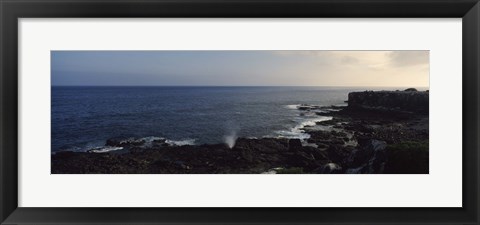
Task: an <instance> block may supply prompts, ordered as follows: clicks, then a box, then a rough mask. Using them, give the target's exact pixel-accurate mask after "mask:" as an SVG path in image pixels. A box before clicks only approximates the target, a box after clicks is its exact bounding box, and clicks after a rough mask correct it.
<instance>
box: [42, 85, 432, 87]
mask: <svg viewBox="0 0 480 225" xmlns="http://www.w3.org/2000/svg"><path fill="white" fill-rule="evenodd" d="M51 87H378V88H405V87H406V88H408V87H417V88H430V86H361V85H359V86H350V85H347V86H342V85H51Z"/></svg>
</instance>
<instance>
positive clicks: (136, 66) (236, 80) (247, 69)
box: [51, 51, 429, 87]
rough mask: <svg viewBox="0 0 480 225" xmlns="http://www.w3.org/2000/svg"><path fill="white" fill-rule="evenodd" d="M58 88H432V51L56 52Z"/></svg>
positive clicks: (53, 64) (54, 67)
mask: <svg viewBox="0 0 480 225" xmlns="http://www.w3.org/2000/svg"><path fill="white" fill-rule="evenodd" d="M51 74H52V85H53V86H150V85H152V86H378V87H428V86H429V51H52V52H51Z"/></svg>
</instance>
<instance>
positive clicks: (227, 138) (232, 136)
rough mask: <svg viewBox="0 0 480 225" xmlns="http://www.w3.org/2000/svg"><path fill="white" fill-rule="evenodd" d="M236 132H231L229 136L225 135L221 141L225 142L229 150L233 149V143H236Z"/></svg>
mask: <svg viewBox="0 0 480 225" xmlns="http://www.w3.org/2000/svg"><path fill="white" fill-rule="evenodd" d="M237 138H238V137H237V132H236V131H232V133H231V134H230V135H225V136H223V140H224V141H225V144H227V145H228V147H229V148H233V146H235V142H236V141H237Z"/></svg>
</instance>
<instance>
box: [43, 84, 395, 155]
mask: <svg viewBox="0 0 480 225" xmlns="http://www.w3.org/2000/svg"><path fill="white" fill-rule="evenodd" d="M365 90H395V89H394V88H393V89H392V88H365V87H358V88H351V87H348V88H345V87H344V88H342V87H150V86H146V87H67V86H54V87H52V101H51V103H52V114H51V119H52V120H51V125H52V126H51V137H52V140H51V143H52V152H56V151H65V150H70V151H86V150H88V149H91V148H95V147H99V146H103V145H104V144H105V142H106V140H107V139H109V138H112V137H137V138H166V139H167V140H169V141H170V142H172V143H176V144H177V145H182V144H215V143H224V142H228V140H231V139H234V138H236V137H248V138H262V137H286V138H307V137H306V136H305V135H307V134H305V133H303V131H302V130H301V128H303V127H304V126H307V125H314V124H315V122H317V121H321V120H328V119H330V118H327V117H323V116H319V115H316V114H315V113H308V112H302V111H300V110H297V106H299V105H301V104H309V105H320V106H331V105H346V103H345V102H344V101H346V100H347V98H348V93H349V92H352V91H365Z"/></svg>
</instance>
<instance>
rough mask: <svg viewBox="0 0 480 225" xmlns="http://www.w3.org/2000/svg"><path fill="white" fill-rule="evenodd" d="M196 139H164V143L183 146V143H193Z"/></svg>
mask: <svg viewBox="0 0 480 225" xmlns="http://www.w3.org/2000/svg"><path fill="white" fill-rule="evenodd" d="M195 141H197V140H196V139H185V140H180V141H174V140H168V139H167V140H165V143H167V144H169V145H172V146H184V145H195Z"/></svg>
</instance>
